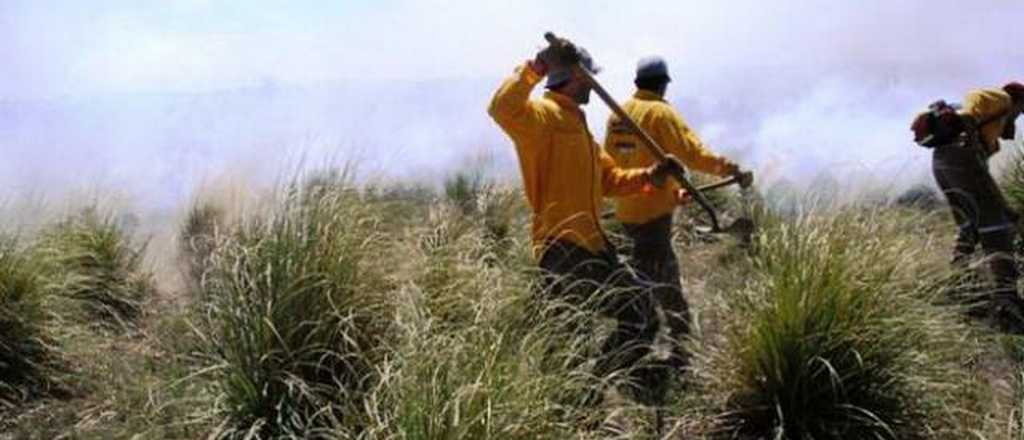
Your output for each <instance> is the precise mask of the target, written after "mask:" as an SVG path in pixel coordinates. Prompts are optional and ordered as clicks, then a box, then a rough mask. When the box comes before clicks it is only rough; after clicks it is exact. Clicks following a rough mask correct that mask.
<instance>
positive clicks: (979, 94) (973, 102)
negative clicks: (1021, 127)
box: [960, 89, 1013, 155]
mask: <svg viewBox="0 0 1024 440" xmlns="http://www.w3.org/2000/svg"><path fill="white" fill-rule="evenodd" d="M1012 106H1013V100H1012V99H1011V98H1010V94H1008V93H1006V92H1005V91H1003V90H1002V89H979V90H973V91H971V92H970V93H968V94H967V96H966V97H965V98H964V102H963V108H962V109H961V110H960V114H962V115H965V116H970V117H971V118H972V119H973V122H974V123H976V124H978V123H982V122H985V121H986V120H989V119H991V118H993V117H997V119H995V120H994V121H991V122H989V123H988V124H985V125H984V126H983V127H981V141H982V143H984V147H985V148H986V149H987V150H988V154H990V155H991V154H995V153H996V152H998V151H999V136H1000V135H1002V133H1003V130H1004V129H1005V128H1006V124H1007V122H1008V120H1009V115H1010V109H1011V107H1012ZM999 115H1004V117H998V116H999Z"/></svg>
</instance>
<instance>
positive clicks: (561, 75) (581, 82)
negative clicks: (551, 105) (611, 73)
mask: <svg viewBox="0 0 1024 440" xmlns="http://www.w3.org/2000/svg"><path fill="white" fill-rule="evenodd" d="M577 50H578V52H579V57H580V64H581V65H583V68H584V69H587V71H589V72H590V74H591V75H597V73H598V72H600V71H601V68H600V67H598V66H597V65H595V64H594V59H593V58H591V57H590V53H588V52H587V50H586V49H584V48H582V47H580V48H577ZM545 87H547V88H548V90H551V91H554V92H557V93H559V94H562V95H565V96H568V97H570V98H572V99H573V100H574V101H576V102H577V103H579V104H581V105H585V104H587V103H589V102H590V90H591V87H590V82H589V81H587V79H586V77H584V76H583V75H582V74H581V73H579V72H577V71H576V70H575V69H572V68H570V66H562V67H559V68H556V69H552V70H551V71H550V72H548V82H547V84H546V85H545Z"/></svg>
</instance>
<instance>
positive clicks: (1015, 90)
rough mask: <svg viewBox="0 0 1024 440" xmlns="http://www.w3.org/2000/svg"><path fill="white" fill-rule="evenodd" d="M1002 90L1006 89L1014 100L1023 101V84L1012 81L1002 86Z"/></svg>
mask: <svg viewBox="0 0 1024 440" xmlns="http://www.w3.org/2000/svg"><path fill="white" fill-rule="evenodd" d="M1003 90H1004V91H1006V93H1008V94H1009V95H1010V97H1011V98H1013V100H1014V101H1017V102H1024V84H1021V83H1019V82H1016V81H1014V82H1011V83H1009V84H1007V85H1005V86H1003Z"/></svg>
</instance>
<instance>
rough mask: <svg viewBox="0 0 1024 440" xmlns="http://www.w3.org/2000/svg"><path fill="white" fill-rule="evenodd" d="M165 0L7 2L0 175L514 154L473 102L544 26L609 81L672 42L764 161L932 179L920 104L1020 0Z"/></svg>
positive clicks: (1015, 71)
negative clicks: (920, 140) (913, 125)
mask: <svg viewBox="0 0 1024 440" xmlns="http://www.w3.org/2000/svg"><path fill="white" fill-rule="evenodd" d="M162 3H163V4H161V5H159V6H156V5H150V6H139V4H138V3H137V2H132V1H128V0H98V1H96V2H89V4H88V5H86V4H82V3H80V2H73V1H70V0H65V1H28V0H25V1H18V0H15V1H9V2H4V3H3V4H0V59H3V60H5V62H6V65H5V66H4V67H3V68H2V69H0V159H2V160H0V184H2V187H0V188H2V189H0V193H3V195H9V194H13V193H21V192H25V191H39V190H40V189H46V190H50V191H60V190H62V189H63V188H68V187H74V186H77V185H82V184H83V183H88V184H96V183H97V182H99V183H100V184H104V185H109V186H114V187H118V188H121V189H126V190H130V191H134V192H137V193H139V198H140V199H145V200H149V201H151V202H152V203H155V204H157V205H158V206H173V205H174V204H176V203H180V202H181V201H182V200H183V199H185V198H187V197H188V196H189V194H190V193H191V191H192V189H193V188H194V187H195V186H197V185H198V184H199V183H200V182H202V181H203V180H204V179H209V178H210V177H211V176H216V175H219V174H223V173H225V172H228V170H231V172H232V173H237V172H238V171H237V170H238V169H244V170H247V173H246V174H248V175H250V176H253V178H254V179H255V180H257V181H273V180H274V179H277V178H279V177H281V175H282V173H286V172H287V170H288V169H290V168H291V167H294V166H296V165H297V164H310V163H312V164H317V163H322V162H323V161H329V160H334V161H349V160H355V161H356V162H357V163H359V164H360V166H361V170H362V171H363V173H364V174H365V175H390V176H398V177H403V178H424V176H428V177H430V178H433V177H436V175H437V174H440V173H444V172H447V171H450V170H451V169H453V168H455V167H459V166H462V165H463V164H465V163H466V160H467V159H466V158H474V157H481V156H482V157H492V158H493V160H494V161H495V162H494V168H495V169H496V170H497V172H498V173H499V174H501V175H503V176H504V177H510V178H515V176H516V174H517V167H516V166H515V157H514V153H513V149H512V148H511V146H510V145H509V143H508V140H507V139H506V138H505V136H504V135H503V134H502V133H501V132H500V131H499V130H498V128H497V127H496V126H495V125H494V124H493V122H491V121H490V120H489V119H488V118H487V116H486V114H485V108H486V105H487V102H488V100H489V99H490V95H491V93H492V92H493V89H494V88H495V87H496V86H497V83H498V82H499V81H500V79H501V78H502V77H503V76H505V75H507V74H508V73H510V72H511V71H512V69H513V68H514V67H515V66H516V65H517V64H519V63H521V62H522V61H523V60H525V59H527V58H529V57H531V56H532V55H533V53H534V52H535V51H536V50H537V49H539V48H540V47H541V44H542V41H543V40H542V38H541V34H542V33H543V32H544V31H546V30H555V31H557V32H558V33H560V34H563V35H565V36H567V37H570V38H572V39H574V40H575V41H577V42H578V43H580V44H582V45H584V46H586V47H587V48H588V49H589V51H590V52H591V53H592V54H593V55H594V56H595V58H596V61H597V62H598V64H600V65H602V66H603V67H604V69H605V70H604V72H603V73H602V75H601V76H600V79H601V81H602V82H603V83H604V84H605V85H606V87H607V88H608V89H609V90H610V91H611V92H612V93H613V95H615V96H617V97H620V99H624V98H625V97H627V96H629V94H630V93H631V92H632V84H631V76H632V69H633V66H634V65H635V61H636V59H638V58H640V57H641V56H643V55H648V54H660V55H662V56H664V57H665V58H666V59H667V60H668V61H669V63H670V69H671V71H672V76H673V79H674V81H673V83H672V85H671V86H670V90H669V99H670V100H671V101H672V102H673V103H674V104H676V105H677V107H678V108H679V110H680V111H681V112H682V114H683V115H684V116H685V117H686V119H687V120H688V121H689V122H690V123H691V125H693V127H694V128H695V129H696V130H697V131H698V133H700V134H701V136H702V137H703V138H704V140H705V141H706V142H707V143H708V144H709V145H710V146H711V147H712V148H713V149H715V150H717V151H719V152H722V153H726V154H728V155H731V156H734V157H735V158H736V159H737V160H739V161H740V162H741V163H743V164H744V165H746V166H749V167H752V168H754V169H755V170H757V171H758V173H759V175H760V176H761V177H762V179H761V181H762V182H767V183H771V182H774V181H781V180H786V181H789V182H796V183H798V184H805V185H806V184H811V183H812V182H815V181H819V180H820V179H818V178H819V177H820V176H821V175H823V174H828V175H830V176H835V178H836V179H837V180H838V181H840V182H843V183H844V184H847V183H849V182H857V181H863V180H874V181H881V182H886V183H887V184H891V185H909V184H911V183H913V182H917V181H922V180H925V181H927V180H928V174H927V164H928V160H929V159H928V152H927V151H926V150H922V149H918V148H916V147H914V146H913V144H912V143H911V142H910V133H909V131H908V128H907V127H908V125H909V119H910V118H911V117H912V115H913V113H914V112H915V111H916V110H917V109H919V108H921V107H923V106H924V105H926V104H927V103H928V102H931V101H933V100H935V99H939V98H945V99H949V100H958V99H960V98H961V97H962V96H963V95H964V94H965V93H966V92H967V91H968V90H970V89H972V88H977V87H991V86H998V85H1000V84H1003V83H1004V82H1006V81H1007V80H1010V79H1014V78H1016V79H1021V78H1022V77H1024V49H1022V46H1021V44H1020V42H1019V41H1020V31H1019V29H1020V24H1019V21H1020V18H1021V17H1024V3H1020V2H1010V1H999V0H981V1H976V2H971V3H964V2H958V1H954V0H940V1H926V0H913V1H904V2H889V1H881V0H871V1H863V2H828V1H809V0H808V1H790V2H784V3H781V4H780V3H779V2H762V1H753V0H736V1H727V2H699V1H687V2H680V1H667V0H666V1H649V2H634V3H637V4H630V5H626V4H623V3H622V2H613V1H609V0H599V1H594V0H590V1H584V0H575V1H567V2H550V1H539V0H518V1H513V0H495V1H488V2H469V1H458V2H457V1H445V0H421V1H412V0H386V1H380V2H369V1H355V0H350V1H341V2H338V1H312V0H308V1H301V2H276V1H271V0H254V1H250V2H219V1H209V0H188V1H176V2H162ZM587 111H588V119H589V121H590V125H591V127H592V129H593V131H594V132H595V134H596V135H597V136H602V135H603V131H604V123H603V121H604V120H605V118H606V117H607V115H608V111H607V110H606V109H604V108H603V107H602V106H601V104H600V103H599V102H598V101H596V100H594V101H593V102H592V104H590V106H589V107H588V108H587Z"/></svg>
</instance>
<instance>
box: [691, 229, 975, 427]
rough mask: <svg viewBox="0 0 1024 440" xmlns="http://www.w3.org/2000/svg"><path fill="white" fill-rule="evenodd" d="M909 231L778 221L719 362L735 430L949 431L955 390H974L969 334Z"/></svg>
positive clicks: (763, 243) (725, 422)
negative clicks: (965, 339)
mask: <svg viewBox="0 0 1024 440" xmlns="http://www.w3.org/2000/svg"><path fill="white" fill-rule="evenodd" d="M908 227H912V225H910V226H908V225H906V224H902V223H900V222H892V221H889V220H887V219H885V218H882V217H881V216H880V215H878V214H872V213H870V212H846V213H840V214H836V215H830V216H827V217H825V218H822V217H819V216H815V215H808V216H805V217H802V218H800V219H797V220H796V221H776V222H775V223H774V224H772V225H769V226H768V227H767V230H766V231H765V232H764V233H763V234H762V235H761V236H760V237H759V240H758V241H757V242H756V243H755V247H756V256H755V257H754V260H753V271H754V273H753V276H752V277H751V279H749V280H748V283H747V286H746V292H744V295H741V296H739V297H738V298H737V300H736V302H735V303H734V306H735V308H734V309H733V310H731V312H732V313H735V314H736V316H743V317H747V318H746V319H743V320H740V321H738V322H734V323H733V325H732V328H731V331H729V332H727V335H728V336H729V338H730V341H729V343H728V346H727V348H726V350H725V353H726V354H725V358H726V359H724V360H723V363H722V364H721V365H717V367H718V368H723V370H722V371H723V372H727V373H726V374H724V376H726V378H725V380H724V381H723V382H722V383H721V384H722V388H721V389H717V390H716V391H717V392H718V393H719V394H720V395H723V396H728V397H727V399H726V401H725V402H724V406H725V409H726V412H725V413H724V414H723V415H722V417H721V425H722V429H723V431H724V432H730V433H732V434H733V435H740V436H741V437H743V438H747V437H757V438H784V439H908V438H926V437H930V436H929V435H927V434H926V433H928V432H937V431H941V430H942V429H944V428H943V427H944V426H946V423H947V421H948V416H949V414H948V412H947V411H959V410H960V409H954V410H950V407H951V405H952V406H954V407H955V406H956V405H953V404H951V403H950V402H949V401H947V399H948V396H949V392H950V390H958V389H962V388H961V387H966V386H967V385H966V382H967V381H966V380H964V378H963V377H961V376H958V375H957V374H956V373H954V372H955V371H957V362H958V360H959V359H962V358H964V357H967V356H965V353H967V351H966V348H963V347H964V346H963V345H962V342H960V341H959V339H958V335H961V334H964V333H966V332H967V331H966V330H964V329H963V328H962V325H961V324H959V323H958V321H957V320H956V319H955V315H954V314H953V313H952V312H950V311H948V310H944V309H942V308H940V307H937V306H933V305H932V304H931V301H930V300H931V299H933V295H934V293H932V292H929V291H925V290H924V288H925V287H928V286H929V283H927V280H928V278H929V275H928V274H929V272H930V270H929V269H928V268H927V266H924V265H923V264H922V263H921V261H922V259H921V258H920V254H919V253H918V252H919V251H917V250H915V249H914V247H913V246H914V245H913V244H912V243H909V242H908V241H907V240H901V239H899V238H898V237H900V236H901V235H900V234H901V233H903V231H901V228H908ZM931 272H933V273H934V271H931ZM958 344H960V345H958ZM708 374H711V375H714V373H713V372H708ZM712 381H713V380H712ZM961 384H963V385H961ZM961 434H962V433H961ZM949 438H955V437H949Z"/></svg>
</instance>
